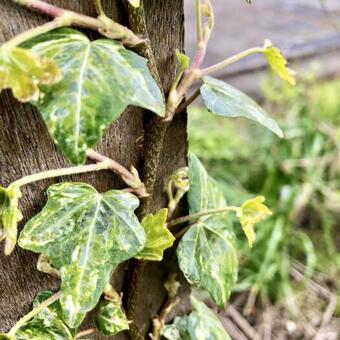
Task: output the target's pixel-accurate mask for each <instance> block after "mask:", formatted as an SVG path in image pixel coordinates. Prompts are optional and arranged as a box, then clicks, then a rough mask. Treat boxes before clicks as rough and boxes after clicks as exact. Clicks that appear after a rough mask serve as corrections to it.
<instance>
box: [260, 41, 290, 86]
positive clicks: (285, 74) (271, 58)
mask: <svg viewBox="0 0 340 340" xmlns="http://www.w3.org/2000/svg"><path fill="white" fill-rule="evenodd" d="M264 55H265V57H266V59H267V61H268V63H269V65H270V66H271V68H272V69H273V71H274V72H275V73H276V74H277V75H278V76H279V77H280V78H281V79H283V80H285V81H287V82H288V83H289V84H290V85H293V86H294V85H296V80H295V74H296V73H295V72H294V71H293V70H291V69H290V68H288V67H287V64H288V62H287V60H286V58H285V57H284V56H283V55H282V53H281V51H280V50H279V49H278V48H277V47H274V46H273V44H272V43H271V42H270V41H269V40H266V41H265V44H264Z"/></svg>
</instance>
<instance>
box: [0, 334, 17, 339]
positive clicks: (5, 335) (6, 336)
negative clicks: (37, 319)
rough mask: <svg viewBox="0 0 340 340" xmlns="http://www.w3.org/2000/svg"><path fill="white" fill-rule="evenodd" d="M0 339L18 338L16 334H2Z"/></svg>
mask: <svg viewBox="0 0 340 340" xmlns="http://www.w3.org/2000/svg"><path fill="white" fill-rule="evenodd" d="M0 340H16V339H15V337H14V336H10V335H7V334H0Z"/></svg>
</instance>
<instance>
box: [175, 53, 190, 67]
mask: <svg viewBox="0 0 340 340" xmlns="http://www.w3.org/2000/svg"><path fill="white" fill-rule="evenodd" d="M176 58H177V61H178V63H179V66H180V70H181V71H182V72H184V71H185V70H186V69H187V68H188V67H189V64H190V59H189V57H188V56H187V55H185V54H183V53H181V52H180V51H179V50H176Z"/></svg>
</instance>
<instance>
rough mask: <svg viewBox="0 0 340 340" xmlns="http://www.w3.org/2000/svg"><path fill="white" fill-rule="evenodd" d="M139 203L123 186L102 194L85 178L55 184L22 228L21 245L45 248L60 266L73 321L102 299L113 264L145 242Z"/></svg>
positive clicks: (66, 304) (64, 303)
mask: <svg viewBox="0 0 340 340" xmlns="http://www.w3.org/2000/svg"><path fill="white" fill-rule="evenodd" d="M138 204H139V201H138V199H137V198H136V197H135V196H134V195H132V194H130V193H126V192H123V191H119V190H111V191H108V192H106V193H104V194H99V193H98V192H97V191H96V190H95V189H94V188H93V187H92V186H90V185H88V184H84V183H62V184H56V185H53V186H51V187H50V188H49V189H48V201H47V204H46V206H45V207H44V209H43V210H42V211H41V212H40V213H39V214H38V215H36V216H35V217H33V218H32V220H30V221H29V222H28V223H27V224H26V226H25V228H24V229H23V231H22V232H21V235H20V238H19V245H20V246H21V247H22V248H24V249H29V250H31V251H34V252H37V253H43V254H45V255H46V256H47V257H48V259H49V261H50V263H51V264H52V265H53V266H54V267H55V268H56V269H57V270H59V272H60V274H61V279H62V286H61V293H62V294H61V298H60V302H61V306H62V309H63V315H64V319H65V321H66V322H67V324H68V325H69V326H70V327H77V326H78V325H79V324H80V323H81V321H82V320H83V318H84V316H85V315H86V313H87V312H88V311H89V310H91V309H92V308H94V306H95V305H96V304H97V302H98V300H99V298H100V295H101V293H102V291H103V289H104V288H105V286H106V284H107V283H108V281H109V279H110V276H111V273H112V271H113V270H114V268H115V267H116V266H117V265H118V264H119V263H121V262H123V261H126V260H127V259H129V258H131V257H134V256H135V255H136V254H137V253H138V252H139V251H140V250H141V249H142V248H143V247H144V244H145V240H146V236H145V232H144V228H143V227H142V226H141V224H140V223H139V221H138V219H137V217H136V216H135V215H134V210H135V209H136V208H137V206H138Z"/></svg>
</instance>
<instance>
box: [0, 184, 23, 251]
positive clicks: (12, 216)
mask: <svg viewBox="0 0 340 340" xmlns="http://www.w3.org/2000/svg"><path fill="white" fill-rule="evenodd" d="M20 197H21V191H20V190H19V188H18V187H17V186H15V185H10V186H9V187H8V188H7V189H5V188H3V187H1V186H0V242H1V241H3V240H5V255H10V254H11V253H12V252H13V250H14V247H15V245H16V243H17V234H18V222H19V221H21V219H22V214H21V211H20V210H19V209H18V203H19V198H20Z"/></svg>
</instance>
